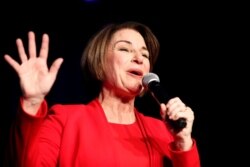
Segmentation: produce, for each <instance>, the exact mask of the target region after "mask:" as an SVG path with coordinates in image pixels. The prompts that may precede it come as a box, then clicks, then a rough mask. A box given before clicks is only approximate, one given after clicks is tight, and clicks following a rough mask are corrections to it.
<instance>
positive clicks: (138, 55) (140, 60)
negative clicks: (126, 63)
mask: <svg viewBox="0 0 250 167" xmlns="http://www.w3.org/2000/svg"><path fill="white" fill-rule="evenodd" d="M132 61H133V62H135V63H138V64H142V63H143V55H142V54H141V53H139V52H136V51H135V52H134V56H133V59H132Z"/></svg>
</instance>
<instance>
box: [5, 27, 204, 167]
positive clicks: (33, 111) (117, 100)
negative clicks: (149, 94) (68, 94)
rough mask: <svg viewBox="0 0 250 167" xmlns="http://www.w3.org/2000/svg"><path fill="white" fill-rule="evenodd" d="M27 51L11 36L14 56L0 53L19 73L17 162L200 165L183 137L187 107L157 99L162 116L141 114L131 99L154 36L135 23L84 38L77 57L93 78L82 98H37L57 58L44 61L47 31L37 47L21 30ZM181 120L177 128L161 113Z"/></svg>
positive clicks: (187, 133)
mask: <svg viewBox="0 0 250 167" xmlns="http://www.w3.org/2000/svg"><path fill="white" fill-rule="evenodd" d="M28 38H29V42H28V54H26V52H25V49H24V46H23V43H22V40H21V39H17V41H16V43H17V48H18V53H19V57H20V59H21V63H18V62H17V61H16V60H14V59H12V58H11V57H10V56H9V55H5V60H6V61H7V62H8V63H9V64H10V65H11V66H12V67H13V68H14V69H15V71H16V72H17V74H18V76H19V79H20V86H21V90H22V93H23V94H22V97H21V98H20V110H19V111H18V113H17V120H16V122H15V124H14V125H13V130H14V136H13V138H14V141H15V148H14V149H15V150H16V153H17V155H16V158H17V161H16V162H17V165H18V166H25V167H30V166H32V167H34V166H53V167H55V166H60V167H73V166H74V167H77V166H85V167H87V166H91V167H92V166H109V167H110V166H119V167H127V166H131V167H133V166H135V167H138V166H143V167H146V166H149V167H158V166H163V165H164V163H163V159H164V158H165V159H166V160H167V161H165V162H168V164H167V163H166V164H165V165H166V166H167V165H168V166H171V164H172V166H173V167H200V160H199V154H198V150H197V146H196V143H195V140H194V139H193V138H192V137H191V132H192V125H193V121H194V114H193V111H192V110H191V108H190V107H188V106H186V105H185V104H184V103H183V102H182V101H181V100H180V98H178V97H175V98H172V99H170V100H169V101H168V102H167V103H166V104H163V103H162V104H161V105H160V110H161V111H160V113H161V116H162V119H163V120H159V119H156V118H152V117H149V116H145V115H143V114H142V113H140V112H139V111H138V109H137V108H136V107H135V105H134V103H135V98H136V97H137V96H138V95H141V94H142V93H143V92H145V91H146V89H145V88H144V87H143V86H142V78H143V76H144V75H145V74H147V73H149V72H150V71H152V68H153V64H154V63H155V61H156V59H157V56H158V53H159V43H158V41H157V39H156V37H155V36H154V34H153V33H152V32H151V30H150V29H149V28H148V27H147V26H145V25H143V24H140V23H137V22H125V23H122V24H117V25H116V24H111V25H108V26H106V27H104V28H103V29H102V30H101V31H99V32H98V33H97V34H96V35H95V36H93V38H92V39H91V40H90V41H89V43H88V45H87V47H86V48H85V50H84V54H83V57H82V62H81V64H82V66H83V69H84V72H85V75H87V76H88V78H91V83H95V85H97V89H96V90H93V93H94V96H93V98H92V100H91V101H90V102H88V103H87V104H56V105H53V106H52V107H51V108H49V109H48V105H47V102H46V100H45V97H46V95H47V94H48V93H49V91H50V89H51V87H52V85H53V83H54V82H55V80H56V76H57V73H58V70H59V68H60V66H61V64H62V62H63V59H62V58H58V59H56V60H55V61H54V62H53V64H52V66H51V67H50V68H48V67H47V62H46V61H47V57H48V50H49V49H48V48H49V47H48V46H49V37H48V35H47V34H44V35H43V38H42V44H41V49H40V52H39V54H38V55H37V53H36V43H35V35H34V33H33V32H29V33H28ZM180 117H183V118H185V119H186V123H187V125H186V127H185V128H183V129H182V130H181V131H179V132H175V131H173V130H172V127H171V126H168V124H166V123H165V121H164V120H166V118H168V119H170V120H177V119H179V118H180Z"/></svg>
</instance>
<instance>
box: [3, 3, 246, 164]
mask: <svg viewBox="0 0 250 167" xmlns="http://www.w3.org/2000/svg"><path fill="white" fill-rule="evenodd" d="M243 6H244V5H243ZM0 11H1V13H0V19H1V25H0V26H1V27H0V58H1V59H0V76H1V77H0V94H1V100H0V101H1V113H0V114H1V129H0V140H1V143H0V144H1V145H0V150H1V155H0V157H1V159H0V160H1V161H3V160H4V153H5V146H6V145H7V142H8V140H9V139H8V129H9V126H10V123H11V120H12V119H13V117H14V115H15V112H16V107H17V104H18V100H19V96H20V90H19V81H18V78H17V75H16V74H15V71H14V70H13V69H12V68H11V67H10V66H9V65H8V64H7V63H6V62H5V61H4V59H3V55H4V54H5V53H8V54H10V55H11V56H12V57H14V58H16V60H18V54H17V49H16V45H15V40H16V38H18V37H21V38H22V39H23V40H24V41H25V42H26V41H27V33H28V31H30V30H33V31H34V32H35V33H36V38H37V42H38V44H39V42H40V39H41V36H42V34H43V33H48V34H49V35H50V53H49V59H48V63H49V64H50V63H51V62H52V61H53V60H54V59H55V58H57V57H63V58H64V59H65V61H64V63H63V65H62V67H61V69H60V72H59V74H58V78H57V80H56V82H55V84H54V87H53V89H52V90H51V92H50V94H49V95H48V97H47V99H48V102H49V103H50V104H54V103H81V102H84V101H85V100H86V97H85V96H86V95H85V91H86V87H84V83H83V81H82V76H81V71H80V57H81V54H82V51H83V49H84V47H85V45H86V43H87V41H88V39H89V38H90V37H91V36H92V35H93V34H94V33H95V32H97V31H98V30H99V29H101V28H102V27H103V26H104V25H106V24H108V23H113V22H122V21H129V20H132V21H139V22H142V23H144V24H146V25H148V26H149V27H150V28H151V29H152V31H153V32H154V33H155V35H156V36H157V38H158V39H159V41H160V44H161V51H160V57H159V60H158V61H157V64H156V66H155V68H154V72H156V73H157V74H158V75H159V77H160V79H161V84H162V85H163V86H164V88H166V91H167V92H168V93H169V94H170V95H171V96H179V97H180V98H181V99H183V101H184V102H186V103H187V104H188V105H189V106H191V107H192V108H193V110H194V112H195V123H194V129H193V136H194V138H196V140H197V144H198V147H199V151H200V156H201V162H202V167H212V166H215V164H216V166H217V165H218V164H222V165H225V164H231V163H232V162H233V161H236V157H238V156H239V155H238V154H237V153H236V154H235V152H236V151H235V149H236V148H238V145H239V143H240V142H241V140H240V141H239V139H238V137H237V136H238V135H240V134H239V133H236V134H235V132H237V131H238V130H240V129H239V128H237V126H235V125H238V122H237V123H236V122H235V117H237V115H238V112H237V111H240V110H234V109H235V108H236V107H235V108H234V104H235V100H236V99H237V98H238V96H237V95H236V93H237V92H238V91H239V90H240V89H241V86H236V85H238V83H239V82H241V79H240V77H239V75H243V74H242V71H245V69H246V68H247V67H248V66H244V64H245V63H246V62H243V63H241V64H239V60H241V56H242V55H247V54H246V53H244V54H239V51H241V49H239V47H238V44H239V43H240V42H241V40H238V36H241V35H242V34H241V27H243V28H244V24H245V23H243V24H242V22H241V19H242V18H241V14H239V13H238V12H239V11H240V12H242V13H244V10H239V9H238V6H236V5H235V4H229V3H218V2H216V3H212V2H176V3H173V2H164V1H162V2H161V1H160V2H157V1H148V2H143V1H142V2H140V1H131V0H126V1H111V0H110V1H107V0H106V1H104V0H96V1H94V0H92V1H91V0H89V1H87V0H86V1H84V0H82V1H81V0H75V1H64V2H55V3H52V2H47V1H36V2H27V3H26V1H21V2H20V1H18V2H16V1H1V4H0ZM26 44H27V42H26V43H25V45H26ZM26 46H27V45H26ZM38 46H40V45H38ZM241 47H244V45H242V46H241ZM239 69H241V72H238V70H239ZM243 78H245V75H244V77H243ZM232 82H233V83H236V84H232ZM235 87H236V88H237V89H235ZM244 91H245V89H244ZM144 104H145V103H144ZM147 104H150V103H147ZM235 106H236V105H235ZM237 107H239V106H237ZM248 108H249V107H248ZM147 109H148V108H147V107H145V110H144V112H145V114H150V115H152V116H154V115H157V114H156V113H152V112H150V111H148V110H147ZM228 116H230V117H228ZM243 117H244V115H243ZM241 118H242V117H241ZM240 120H241V119H239V120H237V119H236V121H239V122H241V121H240ZM232 150H234V151H232ZM241 162H242V161H238V162H237V164H238V165H239V164H240V163H241Z"/></svg>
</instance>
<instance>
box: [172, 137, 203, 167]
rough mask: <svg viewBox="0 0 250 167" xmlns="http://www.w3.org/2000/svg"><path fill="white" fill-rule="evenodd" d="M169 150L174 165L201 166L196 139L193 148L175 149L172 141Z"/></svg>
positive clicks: (175, 166) (177, 166)
mask: <svg viewBox="0 0 250 167" xmlns="http://www.w3.org/2000/svg"><path fill="white" fill-rule="evenodd" d="M169 150H170V154H171V157H172V164H173V167H200V158H199V153H198V148H197V145H196V141H195V140H193V146H192V148H191V149H190V150H188V151H175V150H174V149H173V147H172V143H170V145H169Z"/></svg>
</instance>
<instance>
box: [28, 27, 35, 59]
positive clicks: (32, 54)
mask: <svg viewBox="0 0 250 167" xmlns="http://www.w3.org/2000/svg"><path fill="white" fill-rule="evenodd" d="M28 38H29V56H30V58H35V57H36V41H35V34H34V32H33V31H30V32H29V33H28Z"/></svg>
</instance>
